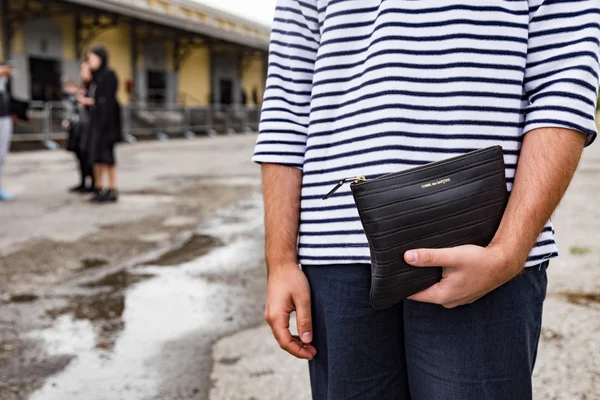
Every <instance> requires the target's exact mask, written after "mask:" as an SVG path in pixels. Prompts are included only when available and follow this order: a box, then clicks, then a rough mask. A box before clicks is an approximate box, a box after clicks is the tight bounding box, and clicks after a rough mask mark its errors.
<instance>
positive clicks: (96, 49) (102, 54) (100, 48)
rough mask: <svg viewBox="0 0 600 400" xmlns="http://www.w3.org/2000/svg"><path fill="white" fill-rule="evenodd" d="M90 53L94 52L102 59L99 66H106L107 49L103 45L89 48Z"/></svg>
mask: <svg viewBox="0 0 600 400" xmlns="http://www.w3.org/2000/svg"><path fill="white" fill-rule="evenodd" d="M90 53H94V54H95V55H97V56H98V57H100V59H101V60H102V65H101V66H100V68H103V67H108V51H106V49H105V48H104V47H103V46H95V47H92V48H91V49H90Z"/></svg>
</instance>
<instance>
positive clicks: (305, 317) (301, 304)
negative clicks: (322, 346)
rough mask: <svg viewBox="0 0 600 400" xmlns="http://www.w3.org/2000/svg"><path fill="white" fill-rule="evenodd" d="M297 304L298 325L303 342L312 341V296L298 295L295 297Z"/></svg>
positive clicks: (295, 303)
mask: <svg viewBox="0 0 600 400" xmlns="http://www.w3.org/2000/svg"><path fill="white" fill-rule="evenodd" d="M294 305H295V306H296V324H297V325H298V335H299V336H300V339H301V340H302V342H303V343H306V344H308V343H310V342H311V341H312V314H311V310H310V306H311V305H310V296H309V295H297V296H296V297H295V298H294Z"/></svg>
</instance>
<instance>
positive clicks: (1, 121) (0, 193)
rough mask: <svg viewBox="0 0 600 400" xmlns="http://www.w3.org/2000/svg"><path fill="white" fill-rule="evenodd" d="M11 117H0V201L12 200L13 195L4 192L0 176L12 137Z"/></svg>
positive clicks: (2, 174) (0, 176) (0, 175)
mask: <svg viewBox="0 0 600 400" xmlns="http://www.w3.org/2000/svg"><path fill="white" fill-rule="evenodd" d="M12 130H13V126H12V119H11V118H10V117H2V118H0V201H7V200H13V199H14V196H12V195H10V194H8V193H7V192H5V191H4V190H3V188H2V177H3V176H4V162H5V160H6V155H7V154H8V150H9V149H10V140H11V138H12Z"/></svg>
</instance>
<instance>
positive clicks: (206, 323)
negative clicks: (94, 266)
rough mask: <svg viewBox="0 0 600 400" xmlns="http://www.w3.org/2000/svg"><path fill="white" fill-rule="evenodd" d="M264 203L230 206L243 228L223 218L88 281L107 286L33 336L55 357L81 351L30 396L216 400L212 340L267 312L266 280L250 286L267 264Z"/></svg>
mask: <svg viewBox="0 0 600 400" xmlns="http://www.w3.org/2000/svg"><path fill="white" fill-rule="evenodd" d="M257 203H258V202H257V201H255V202H253V203H246V205H247V206H250V205H251V207H244V208H239V207H232V208H229V209H226V210H221V213H223V217H224V218H228V216H229V215H232V214H233V215H236V216H237V217H239V218H240V219H239V223H237V224H224V223H223V221H222V219H221V218H219V216H218V215H217V216H215V218H214V219H212V220H210V221H209V223H208V224H207V226H204V227H200V228H199V231H198V233H197V234H195V235H194V236H192V237H191V239H190V240H189V241H188V242H186V244H184V245H183V246H181V247H179V248H177V249H174V250H172V251H169V252H167V253H165V254H164V255H163V256H162V257H160V258H159V259H158V260H157V261H156V262H154V263H153V262H149V263H146V265H144V266H136V267H134V268H132V269H130V270H127V271H122V272H119V273H117V274H112V275H108V276H106V277H105V278H103V279H101V280H99V281H98V282H95V283H94V284H92V285H88V287H93V288H96V289H105V290H102V291H101V292H100V293H98V294H96V295H92V296H79V297H77V298H74V299H72V301H71V302H70V303H71V304H70V306H69V308H72V310H69V311H68V312H66V313H64V314H63V312H62V311H61V312H59V313H58V314H59V315H57V316H56V319H55V321H54V322H53V324H52V326H50V327H49V328H46V329H41V330H36V331H32V332H30V333H29V334H28V337H29V338H31V339H33V340H39V341H41V342H42V343H43V346H44V348H45V349H46V351H47V352H48V355H49V356H51V357H52V356H60V355H69V356H71V357H73V359H72V360H71V362H70V363H69V365H68V366H67V367H66V368H65V369H64V370H63V371H62V372H60V373H58V374H57V375H55V376H52V377H51V378H50V379H48V380H47V381H46V383H45V384H44V386H43V387H41V388H40V389H39V390H37V391H36V392H34V393H33V394H32V395H31V397H30V399H32V400H53V399H57V400H58V399H67V398H69V399H71V398H76V399H86V400H87V399H89V400H104V399H123V400H127V399H132V400H133V399H179V398H181V399H184V398H186V399H187V398H190V399H192V398H193V399H204V398H206V399H207V398H208V388H209V387H210V382H209V380H208V376H209V374H210V371H211V367H212V359H211V344H212V342H213V341H214V340H215V339H217V338H219V337H221V336H223V335H227V334H228V333H230V332H235V331H238V330H240V329H242V328H244V327H248V326H251V325H255V324H257V323H258V322H259V318H260V315H261V308H262V298H263V294H262V288H261V285H256V284H255V283H250V282H249V280H250V279H252V280H254V281H257V279H256V278H258V275H261V272H260V271H262V269H263V268H262V266H261V258H262V254H261V253H262V246H261V244H260V241H259V240H257V238H256V235H255V232H256V231H257V230H258V231H259V230H260V224H261V222H262V220H261V218H260V212H257V210H258V204H257ZM209 232H210V234H212V235H216V236H208V235H207V233H209ZM202 253H205V254H204V255H202ZM197 256H199V257H197ZM240 256H241V257H240ZM186 258H187V259H186ZM169 260H171V261H173V262H179V264H175V263H170V261H169ZM186 261H187V262H186ZM215 277H218V278H215ZM63 311H64V310H63Z"/></svg>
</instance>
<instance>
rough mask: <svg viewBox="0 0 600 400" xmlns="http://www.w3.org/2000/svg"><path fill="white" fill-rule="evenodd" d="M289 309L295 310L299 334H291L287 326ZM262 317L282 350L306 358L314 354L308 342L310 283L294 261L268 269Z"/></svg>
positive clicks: (290, 310) (290, 311)
mask: <svg viewBox="0 0 600 400" xmlns="http://www.w3.org/2000/svg"><path fill="white" fill-rule="evenodd" d="M293 311H296V322H297V325H298V333H299V336H292V334H291V333H290V329H289V327H290V314H291V313H292V312H293ZM265 320H266V321H267V323H268V324H269V326H271V330H272V331H273V335H274V336H275V339H277V342H278V343H279V346H281V348H282V349H283V350H285V351H287V352H288V353H290V354H291V355H293V356H295V357H298V358H303V359H306V360H312V358H313V357H314V356H315V355H316V354H317V350H316V349H315V348H314V347H313V346H311V345H310V342H311V341H312V319H311V310H310V286H309V284H308V280H307V279H306V276H305V275H304V272H302V270H301V269H300V268H299V267H298V265H294V264H291V265H288V266H283V267H282V266H278V267H276V268H272V269H271V270H270V271H269V281H268V286H267V306H266V307H265Z"/></svg>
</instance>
